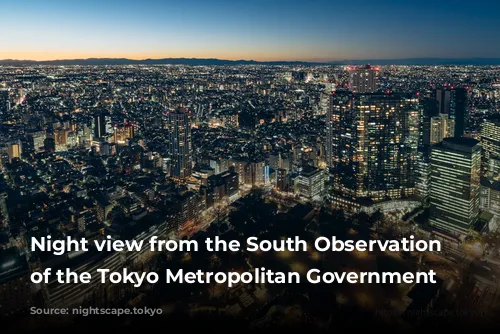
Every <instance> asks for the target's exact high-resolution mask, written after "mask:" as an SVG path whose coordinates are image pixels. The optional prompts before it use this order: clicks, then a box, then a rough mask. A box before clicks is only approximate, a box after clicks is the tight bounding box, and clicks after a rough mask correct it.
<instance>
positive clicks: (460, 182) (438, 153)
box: [430, 137, 481, 236]
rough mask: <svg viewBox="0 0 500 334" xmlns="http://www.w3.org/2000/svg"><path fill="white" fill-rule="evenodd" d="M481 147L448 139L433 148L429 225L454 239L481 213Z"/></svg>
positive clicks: (472, 223)
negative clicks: (452, 236)
mask: <svg viewBox="0 0 500 334" xmlns="http://www.w3.org/2000/svg"><path fill="white" fill-rule="evenodd" d="M480 168H481V146H480V145H479V142H478V141H477V140H475V139H472V138H457V137H455V138H445V139H443V141H442V142H441V143H438V144H435V145H433V146H432V149H431V182H430V207H431V217H430V224H431V225H432V226H434V227H435V228H437V229H438V230H441V231H444V232H447V233H449V234H452V235H454V236H459V235H460V234H465V233H467V231H468V230H469V229H470V228H471V227H473V225H474V223H475V222H476V221H477V217H478V214H479V200H480V198H479V196H480Z"/></svg>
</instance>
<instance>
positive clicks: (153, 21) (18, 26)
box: [0, 0, 500, 62]
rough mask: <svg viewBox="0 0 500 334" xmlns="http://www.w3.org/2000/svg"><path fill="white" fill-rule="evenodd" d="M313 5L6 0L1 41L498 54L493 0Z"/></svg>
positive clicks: (190, 54) (61, 53)
mask: <svg viewBox="0 0 500 334" xmlns="http://www.w3.org/2000/svg"><path fill="white" fill-rule="evenodd" d="M310 5H312V7H310V8H312V9H310V10H304V8H303V6H302V5H301V3H300V2H297V1H292V2H290V1H289V2H283V1H273V2H272V3H267V2H266V3H264V2H260V1H257V2H255V1H254V2H252V3H239V4H237V5H235V4H230V3H229V2H226V1H224V0H219V1H215V2H210V3H209V4H207V3H203V2H200V1H189V2H184V3H178V2H168V3H163V2H158V1H154V0H148V1H143V2H141V3H140V5H138V4H137V2H135V1H121V2H117V1H107V2H105V3H104V4H103V3H99V2H97V1H88V2H86V3H85V5H78V4H75V3H63V2H60V1H45V2H43V3H42V2H37V1H31V0H25V1H22V2H14V1H7V2H6V3H5V4H3V5H2V6H3V9H4V11H5V13H6V14H7V15H5V16H4V19H3V20H2V22H1V23H0V28H1V29H2V30H3V31H7V32H8V33H7V34H3V36H2V37H1V38H0V41H1V42H2V45H4V46H7V47H6V48H5V49H4V50H0V59H23V60H24V59H30V60H53V59H75V58H77V59H80V58H130V59H147V58H153V59H157V58H165V57H175V58H177V57H179V58H219V59H228V60H239V59H252V60H257V61H278V60H279V61H317V62H328V61H340V60H345V59H367V58H368V59H387V58H394V59H401V58H427V57H432V58H434V57H437V58H469V57H480V58H495V57H500V46H498V45H496V44H495V43H490V41H491V40H494V37H495V36H494V32H495V31H498V29H500V22H499V20H498V18H497V17H495V15H494V13H496V12H497V11H496V10H495V8H498V6H499V4H496V3H491V2H487V1H483V0H481V1H476V2H475V3H474V6H470V5H469V4H466V3H465V2H450V1H444V2H440V3H438V4H436V3H433V2H430V1H428V0H423V1H419V2H418V3H400V2H397V1H392V0H386V1H379V2H378V3H377V4H372V3H370V2H368V1H362V3H361V4H359V3H356V4H348V3H339V2H326V1H323V0H319V1H315V2H314V3H313V4H310ZM360 5H361V6H360ZM319 9H321V10H319ZM408 22H414V24H408Z"/></svg>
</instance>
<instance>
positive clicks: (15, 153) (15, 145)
mask: <svg viewBox="0 0 500 334" xmlns="http://www.w3.org/2000/svg"><path fill="white" fill-rule="evenodd" d="M7 150H8V152H7V153H8V154H9V162H12V160H13V159H15V158H21V153H22V150H21V143H20V142H19V141H15V142H12V143H10V144H9V146H8V148H7Z"/></svg>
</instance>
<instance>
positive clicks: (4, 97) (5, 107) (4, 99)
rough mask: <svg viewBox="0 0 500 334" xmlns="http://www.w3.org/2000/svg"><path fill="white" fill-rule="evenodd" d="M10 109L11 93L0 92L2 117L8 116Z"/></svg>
mask: <svg viewBox="0 0 500 334" xmlns="http://www.w3.org/2000/svg"><path fill="white" fill-rule="evenodd" d="M9 109H10V99H9V91H8V90H6V89H2V90H0V116H1V115H6V114H7V113H8V112H9Z"/></svg>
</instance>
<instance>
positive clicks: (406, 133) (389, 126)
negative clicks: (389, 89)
mask: <svg viewBox="0 0 500 334" xmlns="http://www.w3.org/2000/svg"><path fill="white" fill-rule="evenodd" d="M418 123H419V109H418V100H417V99H415V98H412V97H410V96H406V95H400V94H378V93H374V94H354V93H352V92H345V91H337V92H334V94H332V96H331V101H330V108H329V111H328V113H327V124H326V126H327V131H326V132H327V134H326V155H327V165H328V166H329V167H330V168H331V171H332V175H333V179H334V190H335V192H336V193H337V194H339V195H340V196H343V197H347V198H349V199H351V200H356V199H359V198H369V199H371V200H374V201H380V200H384V199H388V198H402V197H404V196H409V195H412V194H413V191H414V188H415V179H414V165H415V162H416V158H417V148H418V139H419V128H418Z"/></svg>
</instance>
